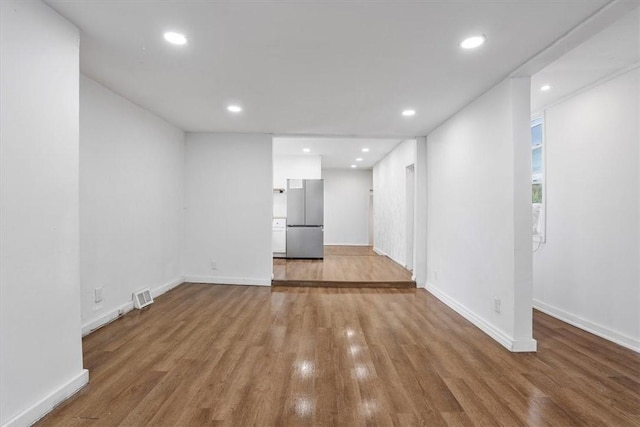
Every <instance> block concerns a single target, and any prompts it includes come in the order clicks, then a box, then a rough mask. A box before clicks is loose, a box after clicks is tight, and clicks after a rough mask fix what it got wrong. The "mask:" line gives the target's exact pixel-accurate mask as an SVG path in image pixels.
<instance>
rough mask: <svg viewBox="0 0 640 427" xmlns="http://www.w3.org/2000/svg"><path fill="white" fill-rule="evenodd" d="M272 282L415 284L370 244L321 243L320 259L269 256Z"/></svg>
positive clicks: (302, 283) (277, 283) (353, 284)
mask: <svg viewBox="0 0 640 427" xmlns="http://www.w3.org/2000/svg"><path fill="white" fill-rule="evenodd" d="M273 275H274V278H273V281H272V283H271V284H272V285H273V286H321V287H356V288H360V287H369V288H371V287H376V288H415V287H416V284H415V282H414V281H413V280H411V272H409V271H408V270H407V269H405V268H403V267H401V266H400V265H398V264H396V263H395V262H394V261H392V260H391V259H389V258H388V257H386V256H381V255H378V254H376V253H375V252H374V251H373V249H372V247H371V246H325V247H324V259H322V260H308V259H284V258H274V259H273Z"/></svg>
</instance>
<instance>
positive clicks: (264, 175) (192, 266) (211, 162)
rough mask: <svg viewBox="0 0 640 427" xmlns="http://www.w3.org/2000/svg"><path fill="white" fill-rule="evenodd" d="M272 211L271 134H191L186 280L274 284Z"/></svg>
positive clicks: (187, 167)
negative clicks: (272, 282) (272, 272)
mask: <svg viewBox="0 0 640 427" xmlns="http://www.w3.org/2000/svg"><path fill="white" fill-rule="evenodd" d="M271 215H272V154H271V136H270V135H266V134H217V133H187V138H186V154H185V242H184V273H185V276H186V277H185V280H187V281H196V282H206V283H230V284H256V285H270V284H271V271H272V258H271V257H272V252H271ZM212 261H215V263H216V265H215V270H214V269H212V266H211V262H212Z"/></svg>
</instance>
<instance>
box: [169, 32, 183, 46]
mask: <svg viewBox="0 0 640 427" xmlns="http://www.w3.org/2000/svg"><path fill="white" fill-rule="evenodd" d="M164 39H165V40H166V41H168V42H169V43H171V44H177V45H183V44H187V36H185V35H184V34H180V33H175V32H173V31H168V32H166V33H164Z"/></svg>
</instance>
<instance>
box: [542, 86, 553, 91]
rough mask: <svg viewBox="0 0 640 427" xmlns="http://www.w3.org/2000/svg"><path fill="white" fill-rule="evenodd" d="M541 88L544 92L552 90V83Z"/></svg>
mask: <svg viewBox="0 0 640 427" xmlns="http://www.w3.org/2000/svg"><path fill="white" fill-rule="evenodd" d="M540 90H541V91H543V92H546V91H548V90H551V85H543V86H541V87H540Z"/></svg>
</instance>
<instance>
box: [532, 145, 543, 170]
mask: <svg viewBox="0 0 640 427" xmlns="http://www.w3.org/2000/svg"><path fill="white" fill-rule="evenodd" d="M531 172H533V173H534V174H535V173H540V172H542V147H538V148H534V149H533V150H532V151H531Z"/></svg>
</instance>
